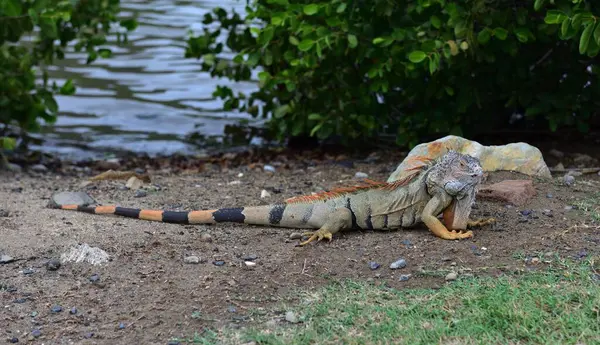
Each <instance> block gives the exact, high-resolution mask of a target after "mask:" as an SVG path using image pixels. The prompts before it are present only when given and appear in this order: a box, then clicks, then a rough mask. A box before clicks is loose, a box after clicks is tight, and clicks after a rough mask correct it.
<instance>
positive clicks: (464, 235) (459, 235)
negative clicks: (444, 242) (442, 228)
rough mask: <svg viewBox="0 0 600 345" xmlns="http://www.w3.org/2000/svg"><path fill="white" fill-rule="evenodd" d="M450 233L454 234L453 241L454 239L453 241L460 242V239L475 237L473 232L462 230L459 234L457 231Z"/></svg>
mask: <svg viewBox="0 0 600 345" xmlns="http://www.w3.org/2000/svg"><path fill="white" fill-rule="evenodd" d="M449 233H451V234H452V236H451V239H453V240H459V239H464V238H471V237H473V231H462V230H461V231H459V232H456V230H452V231H449Z"/></svg>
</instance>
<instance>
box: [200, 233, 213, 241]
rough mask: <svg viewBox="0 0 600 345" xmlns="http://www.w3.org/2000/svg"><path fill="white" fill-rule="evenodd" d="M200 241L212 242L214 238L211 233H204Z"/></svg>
mask: <svg viewBox="0 0 600 345" xmlns="http://www.w3.org/2000/svg"><path fill="white" fill-rule="evenodd" d="M200 241H202V242H208V243H210V242H212V241H213V238H212V236H211V235H210V234H202V235H200Z"/></svg>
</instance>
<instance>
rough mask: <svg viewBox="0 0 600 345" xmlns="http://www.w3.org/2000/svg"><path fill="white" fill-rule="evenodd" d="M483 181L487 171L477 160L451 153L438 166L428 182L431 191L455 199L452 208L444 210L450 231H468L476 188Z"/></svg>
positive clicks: (438, 162) (436, 164)
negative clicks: (484, 171) (484, 170)
mask: <svg viewBox="0 0 600 345" xmlns="http://www.w3.org/2000/svg"><path fill="white" fill-rule="evenodd" d="M482 180H483V169H482V168H481V164H480V163H479V159H477V158H475V157H472V156H469V155H463V154H461V153H459V152H456V151H449V152H448V153H446V154H445V155H443V156H442V157H441V158H440V159H439V160H438V161H437V162H436V163H435V166H434V167H433V169H432V170H431V171H430V173H429V176H428V178H427V187H428V189H429V190H430V191H432V192H434V193H436V192H437V193H439V192H444V193H446V194H448V195H450V196H452V199H453V201H452V204H451V205H450V206H449V207H448V208H447V209H446V210H444V223H445V224H446V227H448V228H450V229H465V228H466V227H467V221H468V220H469V214H470V213H471V206H472V205H473V202H474V201H475V194H476V188H477V187H478V186H479V184H480V183H481V181H482Z"/></svg>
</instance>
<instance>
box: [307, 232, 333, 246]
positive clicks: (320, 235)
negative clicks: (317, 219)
mask: <svg viewBox="0 0 600 345" xmlns="http://www.w3.org/2000/svg"><path fill="white" fill-rule="evenodd" d="M302 236H310V238H309V239H308V240H306V241H304V242H302V243H300V245H301V246H303V245H306V244H308V243H310V242H312V241H314V240H315V239H316V240H317V242H319V241H321V240H322V239H324V238H326V239H327V240H329V241H331V239H332V238H333V234H332V233H331V232H329V231H328V230H325V229H319V230H317V231H309V232H305V233H303V234H302Z"/></svg>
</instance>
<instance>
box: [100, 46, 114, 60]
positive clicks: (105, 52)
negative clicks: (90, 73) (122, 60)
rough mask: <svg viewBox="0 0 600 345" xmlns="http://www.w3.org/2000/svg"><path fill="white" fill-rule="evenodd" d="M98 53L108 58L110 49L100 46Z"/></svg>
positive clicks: (110, 54)
mask: <svg viewBox="0 0 600 345" xmlns="http://www.w3.org/2000/svg"><path fill="white" fill-rule="evenodd" d="M98 55H100V56H101V57H102V58H105V59H108V58H110V57H111V56H112V51H111V50H110V49H106V48H100V49H98Z"/></svg>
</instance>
